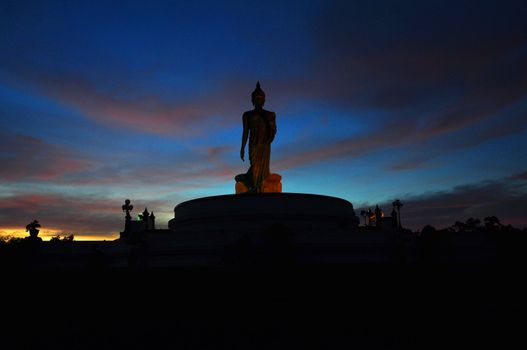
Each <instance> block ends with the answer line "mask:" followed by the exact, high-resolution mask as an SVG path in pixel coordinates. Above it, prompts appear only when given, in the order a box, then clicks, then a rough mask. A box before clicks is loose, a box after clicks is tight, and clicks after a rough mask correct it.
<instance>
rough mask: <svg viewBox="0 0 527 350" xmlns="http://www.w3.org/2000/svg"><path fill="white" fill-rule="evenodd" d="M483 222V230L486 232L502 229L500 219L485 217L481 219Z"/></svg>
mask: <svg viewBox="0 0 527 350" xmlns="http://www.w3.org/2000/svg"><path fill="white" fill-rule="evenodd" d="M483 221H484V222H485V228H486V229H487V230H491V231H495V230H499V229H501V228H502V227H503V225H502V224H501V222H500V219H498V218H497V217H495V216H487V217H486V218H485V219H483Z"/></svg>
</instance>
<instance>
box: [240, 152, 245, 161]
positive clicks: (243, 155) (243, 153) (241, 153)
mask: <svg viewBox="0 0 527 350" xmlns="http://www.w3.org/2000/svg"><path fill="white" fill-rule="evenodd" d="M240 158H241V159H242V161H244V162H245V150H244V149H241V150H240Z"/></svg>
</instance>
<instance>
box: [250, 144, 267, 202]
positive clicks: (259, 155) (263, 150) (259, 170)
mask: <svg viewBox="0 0 527 350" xmlns="http://www.w3.org/2000/svg"><path fill="white" fill-rule="evenodd" d="M270 157H271V146H270V145H266V144H259V145H254V146H252V147H249V160H250V162H251V168H250V169H249V171H250V173H251V177H252V182H253V184H254V188H255V189H256V192H258V193H260V192H263V182H264V180H265V179H266V178H267V177H268V176H269V173H270V170H269V158H270Z"/></svg>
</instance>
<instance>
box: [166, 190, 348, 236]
mask: <svg viewBox="0 0 527 350" xmlns="http://www.w3.org/2000/svg"><path fill="white" fill-rule="evenodd" d="M174 214H175V217H174V219H172V220H170V222H169V229H171V230H172V231H181V232H188V231H209V230H214V231H215V230H218V231H261V230H263V229H266V228H267V227H269V226H272V225H276V224H280V225H285V226H287V227H288V228H289V229H292V230H312V229H317V230H320V229H335V228H344V227H349V226H353V225H355V226H356V225H357V224H358V220H357V217H356V216H355V212H354V210H353V205H352V204H351V203H350V202H348V201H346V200H344V199H341V198H336V197H329V196H321V195H313V194H301V193H261V194H238V195H224V196H213V197H204V198H198V199H194V200H190V201H187V202H183V203H181V204H179V205H177V206H176V207H175V208H174Z"/></svg>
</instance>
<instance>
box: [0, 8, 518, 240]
mask: <svg viewBox="0 0 527 350" xmlns="http://www.w3.org/2000/svg"><path fill="white" fill-rule="evenodd" d="M257 80H259V81H260V82H261V85H262V88H263V90H264V91H265V92H266V94H267V102H266V106H265V107H266V109H269V110H272V111H275V112H276V115H277V125H278V133H277V136H276V139H275V141H274V143H273V146H272V154H271V170H272V171H273V172H276V173H279V174H281V175H282V176H283V181H282V183H283V189H284V192H299V193H316V194H324V195H330V196H337V197H342V198H344V199H346V200H349V201H350V202H352V203H353V205H354V207H355V208H356V209H357V214H358V212H359V211H360V209H361V208H364V207H367V206H371V207H372V208H373V207H374V206H375V204H380V205H381V207H383V208H384V209H385V211H387V212H390V211H391V206H390V205H388V204H387V203H391V202H392V201H393V200H394V199H396V198H399V199H401V200H402V201H403V203H405V204H404V207H403V208H402V210H401V215H402V220H403V224H404V225H405V226H408V227H410V228H413V229H419V228H422V226H423V225H424V224H427V223H430V224H433V225H435V226H436V227H438V228H439V227H445V226H448V225H451V224H452V223H453V222H454V221H456V220H466V219H467V218H468V217H479V218H480V219H483V218H484V217H485V216H490V215H496V216H498V217H499V218H500V219H501V220H502V222H504V223H506V224H512V225H513V226H516V227H520V228H523V227H525V226H527V2H525V1H459V0H458V1H445V0H441V1H428V0H427V1H362V2H352V1H342V2H339V1H335V2H333V1H298V2H293V1H285V2H284V1H278V2H273V1H259V2H254V3H252V2H250V1H239V2H222V1H210V2H208V1H207V2H202V1H188V2H185V1H161V2H158V1H144V2H140V1H126V2H115V1H113V2H110V1H108V2H98V1H86V2H83V1H61V2H55V1H42V2H41V1H30V2H26V1H2V2H1V4H0V120H1V122H2V127H1V129H0V161H1V163H0V180H1V182H0V235H1V234H21V235H24V234H26V233H25V229H24V228H25V225H26V224H28V223H29V222H30V221H32V220H33V219H38V220H39V221H40V223H41V225H42V228H43V236H44V238H45V236H47V235H51V234H56V233H61V234H64V233H74V234H75V237H76V239H83V238H84V239H88V238H89V239H92V238H94V237H95V238H99V239H112V238H115V237H116V236H117V235H118V232H119V231H120V230H122V229H123V224H124V214H123V213H122V211H121V208H120V207H121V205H122V204H123V203H124V200H125V199H126V198H130V199H131V201H132V204H133V205H134V206H135V209H136V210H135V211H134V212H133V213H134V214H137V213H138V212H139V211H142V210H143V209H144V208H145V206H147V207H148V209H149V210H153V211H154V212H155V214H156V216H157V222H158V227H161V228H166V227H167V221H168V220H169V219H170V218H172V217H173V208H174V206H175V205H177V204H178V203H181V202H182V201H185V200H189V199H193V198H198V197H203V196H212V195H219V194H231V193H233V192H234V179H233V178H234V176H235V175H236V174H239V173H244V172H245V171H246V170H247V168H248V164H247V161H246V162H245V163H243V162H242V161H241V160H240V158H239V149H240V141H241V131H242V130H241V116H242V113H243V112H244V111H246V110H249V109H251V108H252V106H251V100H250V94H251V92H252V91H253V89H254V87H255V83H256V81H257Z"/></svg>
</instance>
